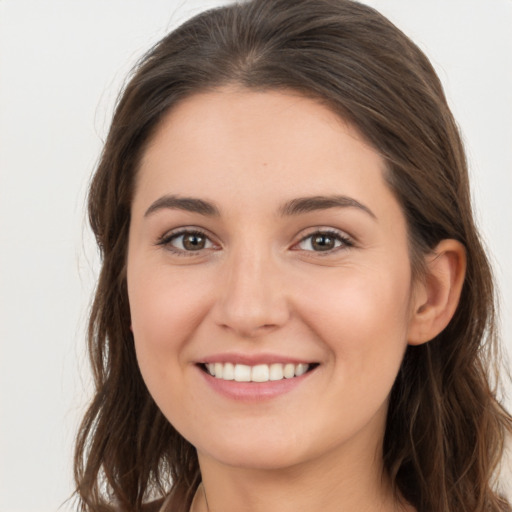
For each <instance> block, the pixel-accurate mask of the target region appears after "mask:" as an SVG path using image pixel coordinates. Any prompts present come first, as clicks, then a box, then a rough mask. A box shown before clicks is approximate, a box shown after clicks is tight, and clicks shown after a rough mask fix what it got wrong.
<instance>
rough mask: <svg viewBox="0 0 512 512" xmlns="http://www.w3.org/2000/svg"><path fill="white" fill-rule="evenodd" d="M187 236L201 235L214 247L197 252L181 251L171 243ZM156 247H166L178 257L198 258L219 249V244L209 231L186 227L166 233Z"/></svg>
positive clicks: (159, 239)
mask: <svg viewBox="0 0 512 512" xmlns="http://www.w3.org/2000/svg"><path fill="white" fill-rule="evenodd" d="M187 234H193V235H200V236H202V237H204V238H205V239H207V240H208V241H209V242H210V243H211V244H212V245H213V247H205V248H203V249H198V250H197V251H187V250H185V249H179V248H178V247H175V246H173V245H172V244H171V242H172V241H173V240H175V239H176V238H179V237H180V236H184V235H187ZM155 245H157V246H161V247H164V248H165V249H166V250H168V251H170V252H172V253H174V254H177V255H178V256H198V255H200V254H204V252H205V251H209V250H212V249H215V248H219V244H218V243H217V242H215V241H214V240H213V236H212V235H210V234H209V233H208V231H207V230H205V229H203V228H199V227H196V226H184V227H179V228H176V229H172V230H170V231H166V232H165V233H164V234H163V235H162V236H160V237H159V238H158V239H157V241H156V243H155Z"/></svg>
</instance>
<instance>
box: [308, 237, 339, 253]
mask: <svg viewBox="0 0 512 512" xmlns="http://www.w3.org/2000/svg"><path fill="white" fill-rule="evenodd" d="M313 247H314V248H315V249H316V250H318V251H328V250H329V249H332V248H333V247H334V239H333V238H332V237H330V236H327V235H317V236H315V237H314V238H313Z"/></svg>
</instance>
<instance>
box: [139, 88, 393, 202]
mask: <svg viewBox="0 0 512 512" xmlns="http://www.w3.org/2000/svg"><path fill="white" fill-rule="evenodd" d="M384 171H385V164H384V161H383V159H382V158H381V156H380V155H379V154H378V153H377V152H376V151H375V150H374V149H373V148H372V147H371V146H370V145H369V144H367V143H366V141H365V140H364V138H363V137H362V136H361V135H360V134H359V132H358V131H357V130H356V129H355V128H354V127H352V126H351V125H350V124H348V123H347V122H345V121H344V120H343V119H341V118H340V117H339V116H338V115H337V114H335V113H334V112H333V111H332V110H330V109H329V108H327V107H326V106H325V105H323V104H321V103H320V102H318V101H315V100H313V99H310V98H306V97H304V96H301V95H299V94H297V93H294V92H289V91H286V92H278V91H265V92H254V91H248V90H245V89H232V88H224V89H218V90H214V91H210V92H206V93H201V94H196V95H193V96H191V97H189V98H187V99H185V100H183V101H182V102H180V103H178V104H177V105H176V106H175V107H174V108H173V109H172V110H171V111H170V112H169V113H168V114H167V116H166V117H165V118H164V120H163V121H162V123H161V125H160V126H159V128H158V130H157V131H156V134H155V135H154V137H153V139H152V140H151V142H150V143H149V145H148V147H147V149H146V151H145V153H144V155H143V158H142V160H141V166H140V169H139V175H138V183H137V190H136V195H135V201H137V200H138V198H140V196H147V200H148V201H149V200H150V198H149V197H150V196H151V197H152V199H153V200H154V199H155V196H156V195H158V194H163V193H174V194H176V193H177V194H182V195H187V196H203V197H211V196H214V197H213V199H215V200H218V201H221V202H222V201H223V200H225V201H226V202H228V203H231V204H233V203H238V204H239V206H242V205H244V206H245V207H246V208H248V207H249V206H250V205H251V204H253V203H254V202H256V203H258V204H259V205H262V204H266V203H269V204H270V203H272V202H274V203H275V201H278V200H279V201H281V200H282V199H283V198H284V196H286V198H285V199H293V198H294V197H299V196H304V195H325V194H333V193H343V194H346V195H351V196H355V199H358V196H359V198H360V199H363V198H364V199H365V200H366V201H369V200H371V201H372V202H376V201H377V202H378V200H379V199H385V200H392V199H393V196H392V194H391V192H390V190H389V188H388V186H387V184H386V183H385V180H384V176H383V174H384Z"/></svg>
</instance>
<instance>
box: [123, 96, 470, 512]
mask: <svg viewBox="0 0 512 512" xmlns="http://www.w3.org/2000/svg"><path fill="white" fill-rule="evenodd" d="M384 170H385V165H384V162H383V160H382V158H381V157H380V156H379V154H378V153H377V152H376V151H375V150H374V149H373V148H372V147H370V146H369V145H368V144H367V143H366V142H365V141H364V139H363V138H362V137H361V136H360V135H359V133H358V132H357V130H355V129H354V128H353V127H351V126H350V125H348V124H347V123H345V122H343V121H342V120H340V119H339V117H338V116H336V115H335V114H334V113H333V112H331V111H330V110H329V109H327V108H326V107H325V106H323V105H321V104H319V103H317V102H315V101H313V100H311V99H307V98H304V97H301V96H299V95H297V94H294V93H293V92H286V93H284V92H273V91H270V92H250V91H246V90H243V89H235V88H224V89H220V90H215V91H212V92H208V93H204V94H198V95H194V96H192V97H190V98H189V99H186V100H184V101H183V102H181V103H180V104H178V105H177V106H176V107H175V108H174V109H173V110H172V111H171V112H170V113H169V114H168V115H167V117H166V118H165V119H164V121H163V122H162V124H161V126H160V127H159V129H158V131H157V133H156V134H155V136H154V138H153V140H152V141H151V143H150V145H149V146H148V148H147V150H146V152H145V154H144V156H143V159H142V163H141V166H140V169H139V173H138V177H137V185H136V190H135V195H134V200H133V205H132V220H131V226H130V235H129V247H128V260H127V279H128V294H129V300H130V308H131V315H132V330H133V334H134V339H135V346H136V351H137V357H138V361H139V365H140V369H141V372H142V375H143V377H144V379H145V382H146V384H147V386H148V389H149V391H150V393H151V394H152V396H153V397H154V399H155V401H156V403H157V404H158V406H159V407H160V408H161V410H162V412H163V413H164V415H165V416H166V417H167V418H168V419H169V421H170V422H171V423H172V424H173V425H174V426H175V428H176V429H177V430H178V431H179V432H180V433H181V434H182V435H183V436H184V437H185V438H186V439H187V440H189V441H190V442H191V443H192V444H193V445H194V446H195V447H196V448H197V451H198V456H199V462H200V466H201V473H202V477H203V484H204V489H203V488H201V491H200V492H199V493H198V494H197V496H196V499H195V501H194V505H193V510H196V511H197V510H199V511H200V510H207V506H206V501H205V495H206V496H207V497H208V507H209V510H210V511H211V512H213V511H219V512H220V511H222V512H230V511H253V512H255V511H266V512H268V511H274V510H275V511H279V512H287V511H290V512H291V511H294V512H297V511H312V510H322V511H324V512H329V511H339V510H357V511H365V510H372V511H377V510H382V511H387V510H390V511H391V510H401V509H402V508H401V507H402V506H401V505H399V504H397V502H396V499H395V497H394V496H393V494H392V492H391V485H390V482H389V481H388V479H387V477H386V475H385V473H384V471H383V466H382V456H381V447H382V440H383V434H384V429H385V420H386V412H387V406H388V395H389V392H390V390H391V387H392V385H393V382H394V379H395V377H396V375H397V372H398V370H399V367H400V363H401V361H402V358H403V354H404V351H405V349H406V347H407V344H408V343H423V342H425V341H428V339H430V338H431V337H433V336H434V335H435V334H436V332H438V331H439V330H440V329H442V328H443V327H444V325H446V323H447V322H448V321H449V318H450V317H451V315H452V314H453V311H454V309H455V307H456V303H457V300H458V293H459V292H460V290H459V291H457V289H458V288H460V286H459V284H460V285H461V283H462V277H463V272H464V255H463V250H462V249H461V248H460V247H458V246H457V243H456V242H454V241H443V244H444V245H442V246H441V247H440V248H438V251H437V253H436V256H437V257H436V258H434V257H432V258H431V259H429V260H428V261H427V263H428V264H429V268H430V269H431V276H432V277H431V278H430V279H428V280H425V283H423V284H415V283H413V282H412V279H411V271H410V261H409V250H408V244H407V227H406V223H405V219H404V216H403V213H402V211H401V208H400V205H399V204H398V202H397V201H396V199H395V198H394V196H393V194H392V192H391V191H390V189H389V187H388V186H387V184H386V182H385V181H384V177H383V172H384ZM166 195H172V196H173V197H174V198H175V197H179V198H184V197H186V198H197V199H201V200H203V201H207V202H208V203H211V204H212V205H214V206H215V207H216V208H217V209H218V215H209V214H208V215H205V214H204V212H202V213H201V212H197V211H194V212H193V211H186V210H184V209H182V208H176V207H175V206H176V205H175V204H174V205H172V204H170V202H169V201H167V205H165V204H164V203H165V201H162V199H161V198H162V197H164V196H166ZM333 195H336V196H345V197H348V198H350V199H351V200H355V201H357V203H358V204H359V206H354V205H352V206H337V207H329V208H320V209H315V210H313V211H307V212H302V213H297V212H295V213H294V214H292V215H290V214H283V212H282V209H283V205H284V204H286V203H287V202H290V201H292V200H295V199H297V198H304V197H310V196H329V197H331V196H333ZM159 201H160V203H159ZM152 205H153V206H152ZM324 206H325V205H324ZM288 213H289V212H288ZM183 229H185V230H186V229H188V230H189V231H190V230H192V231H200V232H201V233H204V235H202V236H204V237H206V238H204V240H206V243H205V245H204V247H203V246H200V248H199V249H198V250H191V249H190V247H191V246H190V245H188V246H184V245H183V238H180V237H179V236H174V238H172V236H173V234H174V233H176V232H180V230H183ZM326 231H328V232H330V234H329V236H330V237H331V242H332V241H333V240H334V245H332V248H331V249H329V250H327V251H320V250H318V247H319V246H318V244H317V245H314V244H312V238H311V235H312V234H313V233H325V232H326ZM308 237H309V238H308ZM337 237H339V239H338V238H337ZM324 241H325V239H324ZM187 247H188V249H187ZM201 247H203V248H201ZM329 247H331V246H329ZM461 276H462V277H461ZM219 353H222V354H226V353H228V354H238V355H240V354H242V355H247V356H250V357H258V355H259V354H278V355H283V354H286V355H288V356H291V357H294V358H297V359H299V360H304V361H310V362H314V363H317V364H318V366H317V367H316V368H315V369H314V371H312V372H311V373H309V374H307V376H306V378H304V379H303V380H302V381H301V383H300V384H299V385H297V386H295V387H294V388H293V389H291V390H290V391H288V392H287V393H284V394H279V395H277V396H274V397H272V398H267V399H265V398H263V399H256V400H249V401H247V400H235V399H233V398H230V397H226V396H224V395H222V394H220V393H218V392H217V391H216V390H214V389H213V388H212V387H211V386H210V385H208V384H207V382H206V379H205V375H204V373H203V371H202V370H201V368H200V366H199V365H198V363H200V362H201V361H204V360H205V358H207V357H210V356H212V355H215V354H219ZM403 508H404V509H407V505H403ZM409 510H410V509H409Z"/></svg>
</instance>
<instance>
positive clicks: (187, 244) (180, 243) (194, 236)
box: [158, 230, 214, 253]
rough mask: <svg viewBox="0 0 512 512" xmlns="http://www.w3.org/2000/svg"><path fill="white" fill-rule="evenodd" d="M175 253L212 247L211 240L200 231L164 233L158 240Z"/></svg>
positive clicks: (159, 243)
mask: <svg viewBox="0 0 512 512" xmlns="http://www.w3.org/2000/svg"><path fill="white" fill-rule="evenodd" d="M158 245H163V246H165V247H166V248H168V249H169V250H171V251H173V252H176V253H186V252H189V253H190V252H198V251H201V250H204V249H212V248H213V247H214V244H213V242H212V241H211V240H210V239H209V238H208V237H207V236H206V235H205V233H203V232H201V231H195V230H190V231H179V232H177V233H171V234H169V235H165V236H164V237H162V239H161V240H160V241H159V242H158Z"/></svg>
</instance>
